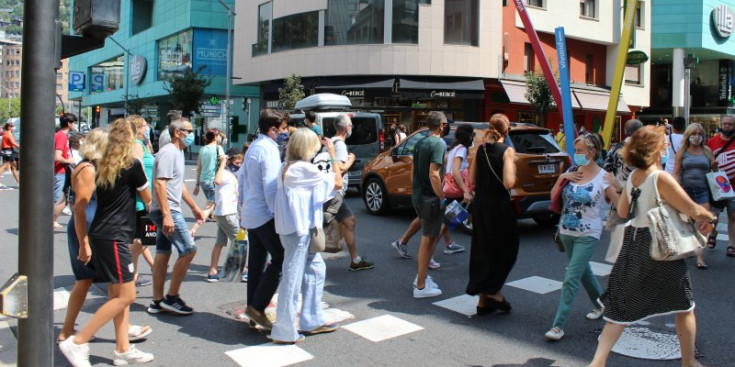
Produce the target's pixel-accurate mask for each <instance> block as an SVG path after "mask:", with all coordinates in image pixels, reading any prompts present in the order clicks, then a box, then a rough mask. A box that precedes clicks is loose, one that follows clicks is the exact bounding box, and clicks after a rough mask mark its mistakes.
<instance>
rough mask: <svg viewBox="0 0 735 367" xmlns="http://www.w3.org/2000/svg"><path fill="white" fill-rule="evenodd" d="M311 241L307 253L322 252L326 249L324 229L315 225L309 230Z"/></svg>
mask: <svg viewBox="0 0 735 367" xmlns="http://www.w3.org/2000/svg"><path fill="white" fill-rule="evenodd" d="M309 234H310V235H311V241H310V242H309V252H312V253H313V252H323V251H324V250H325V249H326V247H327V241H326V237H325V236H324V227H322V226H320V225H317V226H316V227H314V228H312V229H310V230H309Z"/></svg>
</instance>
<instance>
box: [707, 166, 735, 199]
mask: <svg viewBox="0 0 735 367" xmlns="http://www.w3.org/2000/svg"><path fill="white" fill-rule="evenodd" d="M707 185H708V186H709V191H710V192H711V193H712V200H714V201H720V200H729V199H735V191H733V188H732V186H731V185H730V180H729V179H728V178H727V175H726V174H725V172H722V171H713V172H708V173H707Z"/></svg>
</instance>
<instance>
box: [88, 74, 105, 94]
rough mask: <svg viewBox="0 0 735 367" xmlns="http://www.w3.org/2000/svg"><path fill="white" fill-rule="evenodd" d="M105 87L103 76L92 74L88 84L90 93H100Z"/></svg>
mask: <svg viewBox="0 0 735 367" xmlns="http://www.w3.org/2000/svg"><path fill="white" fill-rule="evenodd" d="M104 85H105V75H104V74H98V73H95V74H92V81H91V82H90V83H89V91H90V92H92V93H96V92H102V91H103V90H104Z"/></svg>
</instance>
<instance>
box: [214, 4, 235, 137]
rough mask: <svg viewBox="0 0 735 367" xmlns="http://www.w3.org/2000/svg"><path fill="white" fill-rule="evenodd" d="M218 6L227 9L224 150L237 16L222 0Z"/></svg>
mask: <svg viewBox="0 0 735 367" xmlns="http://www.w3.org/2000/svg"><path fill="white" fill-rule="evenodd" d="M217 1H218V2H219V3H220V5H222V6H223V7H224V8H225V9H227V76H226V80H225V100H226V101H227V102H225V111H224V112H225V134H227V144H226V146H225V148H229V147H230V140H232V139H231V138H232V137H231V136H230V107H231V104H230V84H231V83H232V18H233V17H234V16H236V15H237V14H236V13H235V12H234V11H233V10H232V8H231V7H230V6H229V5H227V4H225V2H224V1H222V0H217Z"/></svg>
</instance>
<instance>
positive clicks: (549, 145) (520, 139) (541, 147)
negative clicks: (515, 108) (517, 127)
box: [510, 132, 560, 154]
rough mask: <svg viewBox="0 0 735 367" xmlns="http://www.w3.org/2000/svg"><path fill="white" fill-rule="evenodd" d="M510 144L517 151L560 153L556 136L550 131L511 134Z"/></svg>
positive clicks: (523, 152)
mask: <svg viewBox="0 0 735 367" xmlns="http://www.w3.org/2000/svg"><path fill="white" fill-rule="evenodd" d="M510 145H511V146H512V147H513V148H514V149H515V150H516V153H522V154H547V153H559V151H560V149H559V146H558V145H556V141H555V140H554V137H553V136H551V134H549V133H538V132H519V133H515V134H514V133H512V132H511V134H510Z"/></svg>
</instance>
